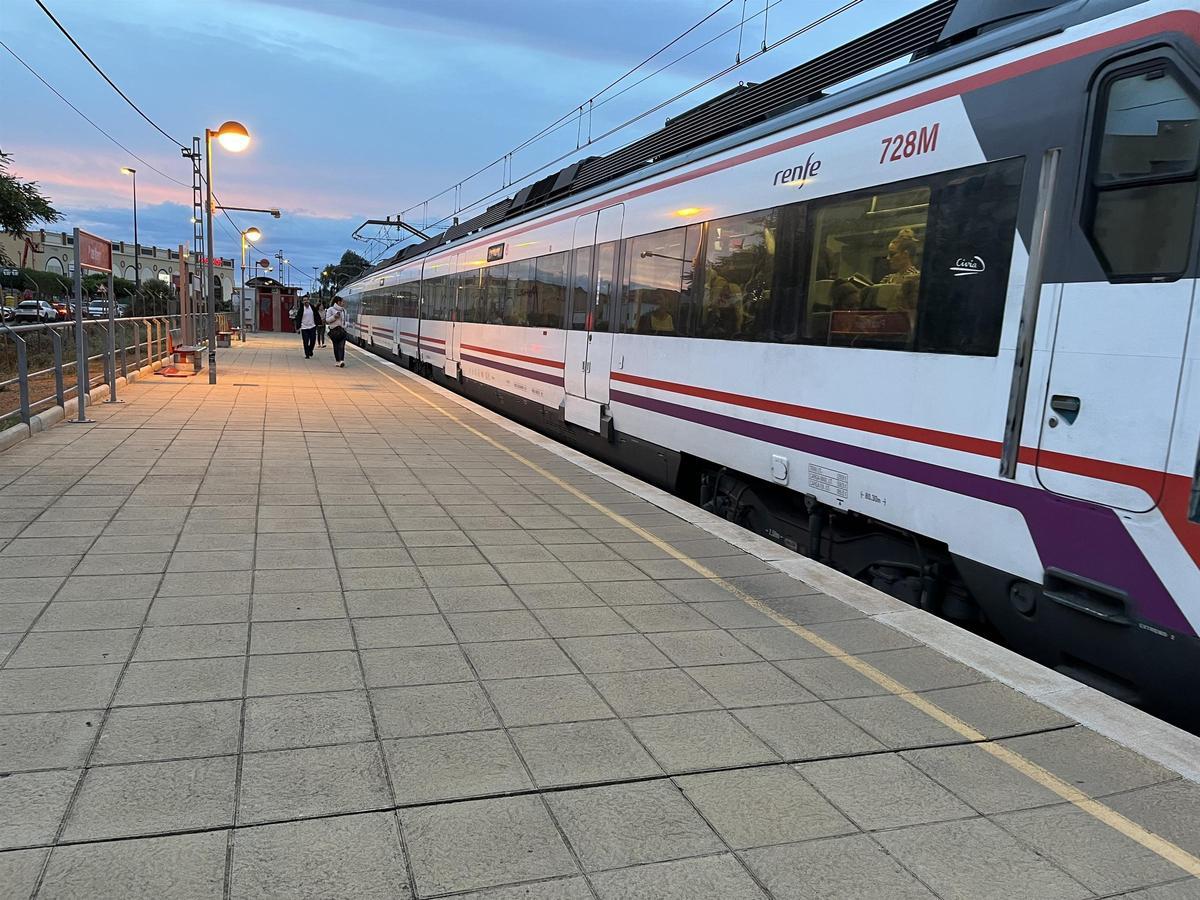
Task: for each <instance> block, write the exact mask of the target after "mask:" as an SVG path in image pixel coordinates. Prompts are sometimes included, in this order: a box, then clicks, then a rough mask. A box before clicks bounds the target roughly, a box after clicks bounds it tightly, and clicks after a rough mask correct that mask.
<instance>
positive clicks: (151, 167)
mask: <svg viewBox="0 0 1200 900" xmlns="http://www.w3.org/2000/svg"><path fill="white" fill-rule="evenodd" d="M0 47H3V48H4V49H5V50H6V51H8V53H9V55H10V56H12V58H13V59H15V60H16V61H17V62H19V63H20V64H21V65H22V66H24V67H25V68H26V69H27V70H28V71H29V73H30V74H31V75H33V76H34V77H35V78H36V79H37V80H38V81H40V82H41V83H42V84H43V85H45V86H46V88H48V89H49V90H50V91H51V92H52V93H53V94H54V95H55V96H56V97H58V99H59V100H61V101H62V102H63V103H65V104H66V105H67V106H69V107H70V108H71V109H72V110H73V111H74V112H75V113H76V114H77V115H78V116H79V117H80V118H81V119H83V120H84V121H85V122H87V123H88V124H89V125H91V126H92V127H93V128H95V129H96V130H97V131H98V132H100V133H101V134H102V135H104V136H105V137H106V138H108V139H109V140H110V141H112V143H113V144H115V145H116V146H117V147H119V148H120V149H121V150H123V151H125V152H126V153H128V154H129V155H130V157H132V158H133V159H136V160H137V161H138V162H140V163H141V164H142V165H144V166H145V167H146V168H147V169H149V170H150V171H152V172H155V173H157V174H158V175H161V176H162V177H163V178H165V179H167V180H168V181H170V182H173V183H174V184H177V185H179V186H180V187H182V188H187V189H188V190H191V188H192V186H191V185H190V184H187V183H186V182H183V181H180V180H179V179H178V178H174V177H172V176H171V175H168V174H167V173H166V172H164V171H162V170H161V169H159V168H158V167H157V166H155V165H154V164H153V163H150V162H148V161H147V160H146V159H145V158H144V157H141V156H139V155H138V154H136V153H134V152H133V151H132V150H130V149H129V148H128V147H126V146H125V145H124V144H122V143H121V142H120V141H118V140H117V139H116V138H115V137H113V136H112V135H111V134H109V133H108V132H107V131H105V130H104V129H103V128H101V127H100V126H99V125H98V124H96V122H95V121H94V120H93V119H92V118H91V117H90V116H88V115H87V113H85V112H83V110H81V109H80V108H79V107H77V106H76V105H75V104H74V103H72V102H71V101H70V100H68V99H67V98H66V97H65V96H64V95H63V94H62V92H61V91H59V90H58V89H57V88H56V87H54V85H52V84H51V83H50V82H49V81H47V80H46V79H45V78H43V77H42V75H41V74H40V73H39V72H38V71H37V70H36V69H34V68H33V66H31V65H29V63H27V62H26V61H25V60H24V59H22V58H21V57H20V56H19V55H18V54H17V52H16V51H15V50H13V49H12V48H11V47H9V46H8V44H6V43H4V41H0ZM201 183H203V179H202V182H201ZM213 202H214V203H215V204H217V205H218V206H219V205H220V199H219V198H218V197H217V195H216V194H215V193H214V194H213ZM221 213H222V214H223V215H224V217H225V219H226V220H228V222H229V224H230V225H231V226H232V227H233V229H234V234H232V235H231V234H230V233H229V230H228V229H227V228H225V223H224V222H222V221H221V220H220V219H214V223H215V224H216V225H219V226H220V227H221V229H222V231H224V233H225V236H226V237H227V238H231V239H233V240H235V241H238V242H239V243H240V241H241V228H240V227H239V226H238V224H237V222H235V221H234V220H233V217H232V216H230V215H229V213H228V211H226V210H221ZM246 243H247V245H248V246H251V247H254V249H255V250H259V249H260V248H258V247H256V246H255V245H254V244H253V242H251V241H247V242H246Z"/></svg>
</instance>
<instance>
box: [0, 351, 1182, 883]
mask: <svg viewBox="0 0 1200 900" xmlns="http://www.w3.org/2000/svg"><path fill="white" fill-rule="evenodd" d="M218 374H219V384H218V385H216V386H210V385H209V384H208V383H207V376H206V375H205V374H202V375H199V376H196V377H195V378H191V379H170V380H168V379H156V378H150V379H145V380H142V381H139V382H137V383H135V384H131V385H129V386H128V387H127V388H125V389H124V390H123V391H122V393H121V397H122V399H123V400H124V402H123V403H121V404H113V405H109V406H106V405H104V404H97V405H96V406H94V407H91V408H90V414H91V415H92V416H93V417H94V418H95V419H96V422H95V424H93V425H75V424H66V423H64V424H60V425H58V426H56V427H54V428H52V429H50V430H48V431H45V432H42V433H40V434H36V435H34V436H33V437H32V438H30V439H29V440H27V441H24V442H22V443H20V444H19V445H17V446H15V447H13V448H12V449H10V450H8V451H5V452H3V453H0V660H2V661H3V664H2V666H0V897H4V898H10V897H11V898H30V897H38V898H76V897H78V898H89V900H92V898H106V897H112V898H155V900H165V898H186V900H202V898H210V897H211V898H227V897H232V898H259V897H314V898H315V897H322V898H332V897H353V898H375V897H380V898H382V897H388V898H397V897H401V898H402V897H443V896H456V897H470V898H479V900H483V898H493V900H512V898H518V897H520V898H534V900H575V898H589V897H599V898H604V900H609V898H614V900H615V898H637V900H654V898H679V900H691V898H721V900H743V898H745V900H750V898H777V900H793V898H830V897H836V898H872V900H874V898H888V900H893V898H895V900H904V898H930V897H941V898H997V900H1015V898H1030V900H1051V898H1091V897H1118V896H1119V897H1128V898H1137V900H1194V898H1200V877H1198V876H1200V783H1197V782H1198V780H1200V741H1198V740H1197V739H1196V738H1195V737H1193V736H1191V735H1188V734H1185V733H1183V732H1180V731H1178V730H1176V729H1174V728H1172V727H1170V726H1168V725H1165V724H1163V723H1161V722H1158V721H1157V720H1155V719H1152V718H1150V717H1148V716H1145V715H1143V714H1141V713H1139V712H1137V711H1136V710H1132V709H1129V708H1127V707H1124V706H1123V705H1122V704H1120V703H1118V702H1117V701H1115V700H1112V699H1110V698H1107V697H1104V696H1103V695H1099V694H1097V693H1095V692H1094V691H1091V690H1090V689H1088V688H1085V687H1083V686H1081V685H1078V684H1076V683H1075V682H1072V681H1070V680H1068V679H1066V678H1064V677H1063V676H1060V675H1058V674H1056V673H1053V672H1050V671H1047V670H1045V669H1042V668H1041V667H1039V666H1037V665H1035V664H1033V663H1030V662H1027V661H1025V660H1022V659H1020V658H1019V657H1016V656H1014V655H1013V654H1010V653H1008V652H1007V651H1004V650H1001V649H998V648H994V647H991V646H990V645H987V644H986V643H985V642H983V641H982V640H980V639H978V638H975V637H974V636H972V635H969V634H966V633H964V632H962V631H960V630H959V629H957V628H955V627H954V626H952V625H949V624H947V623H945V622H941V621H939V620H937V619H933V618H931V617H929V616H928V615H927V614H925V613H923V612H921V611H920V610H914V609H912V608H910V607H907V606H905V605H903V604H901V603H898V602H897V601H894V600H891V599H890V598H888V597H886V596H884V595H881V594H878V593H877V592H875V591H873V590H871V589H869V588H867V587H865V586H863V585H861V584H858V583H857V582H854V581H852V580H850V579H848V578H845V577H843V576H840V575H838V574H837V573H833V572H830V571H829V570H825V569H823V568H822V567H820V566H818V565H816V564H814V563H812V562H810V561H808V560H805V559H803V558H801V557H798V556H796V555H794V554H791V553H789V552H788V551H787V550H785V549H783V548H781V547H778V546H777V545H775V544H772V543H771V542H769V541H766V540H765V539H761V538H758V537H755V536H753V535H750V534H747V533H746V532H743V531H741V530H740V529H737V528H735V527H733V526H732V525H730V524H729V523H727V522H723V521H721V520H719V519H716V518H714V517H711V516H709V515H708V514H706V513H704V512H703V511H701V510H698V509H695V508H693V507H691V506H688V505H687V504H685V503H683V502H682V501H679V500H677V499H675V498H672V497H670V496H668V495H666V494H664V493H663V492H661V491H658V490H656V489H654V488H651V487H649V486H647V485H644V484H641V483H640V482H638V481H636V480H634V479H632V478H630V477H628V476H626V475H623V474H621V473H618V472H615V471H614V470H612V469H610V468H608V467H606V466H604V465H602V464H600V463H597V462H595V461H593V460H589V459H587V458H585V457H582V456H580V455H579V454H576V453H575V452H573V451H571V450H568V449H566V448H562V447H559V446H558V445H556V444H554V443H552V442H550V441H549V440H547V439H545V438H542V437H540V436H537V435H534V434H532V433H531V432H528V431H526V430H525V429H522V428H521V427H519V426H517V425H514V424H512V423H510V422H507V421H505V420H503V419H501V418H499V417H497V416H495V415H493V414H492V413H490V412H488V411H486V410H482V409H480V408H479V407H476V406H474V405H473V404H471V403H469V402H468V401H465V400H462V399H461V398H458V397H456V396H454V395H452V394H450V393H448V392H446V391H444V390H442V389H440V388H437V387H435V386H433V385H430V384H429V383H428V382H425V381H423V380H419V379H417V378H415V377H413V376H411V375H410V374H408V373H407V372H404V371H401V370H400V369H399V368H397V367H395V366H391V365H389V364H387V363H385V362H383V361H381V360H378V359H376V358H374V357H370V356H368V355H366V354H364V353H362V352H358V351H355V350H353V349H350V350H349V352H348V354H347V363H346V368H345V369H337V368H334V366H333V364H332V356H331V353H330V351H329V350H324V351H319V352H318V356H317V357H316V358H314V359H312V360H305V359H304V358H303V354H302V352H301V347H300V342H299V339H298V338H296V337H294V336H287V337H283V336H273V335H254V336H251V337H250V339H249V340H248V341H247V342H246V343H245V344H244V345H242V344H235V345H234V346H233V348H231V349H228V350H226V349H222V350H221V351H220V353H219V356H218Z"/></svg>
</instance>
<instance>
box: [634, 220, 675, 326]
mask: <svg viewBox="0 0 1200 900" xmlns="http://www.w3.org/2000/svg"><path fill="white" fill-rule="evenodd" d="M683 254H684V229H682V228H674V229H672V230H670V231H660V232H659V233H657V234H649V235H644V236H642V237H636V238H630V239H629V240H627V241H626V242H625V265H624V268H625V272H624V277H623V279H622V281H623V283H624V297H625V304H624V318H623V321H622V323H621V330H622V331H625V332H630V333H634V334H657V335H676V334H679V333H680V331H679V326H678V324H677V319H678V316H679V313H680V289H681V285H682V282H683V266H684V263H685V262H686V260H685V259H684V255H683Z"/></svg>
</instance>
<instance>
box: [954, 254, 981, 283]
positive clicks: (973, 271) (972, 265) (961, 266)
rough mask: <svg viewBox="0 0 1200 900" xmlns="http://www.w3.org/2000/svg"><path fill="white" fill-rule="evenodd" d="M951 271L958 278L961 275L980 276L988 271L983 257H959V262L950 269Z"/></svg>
mask: <svg viewBox="0 0 1200 900" xmlns="http://www.w3.org/2000/svg"><path fill="white" fill-rule="evenodd" d="M950 271H951V272H953V273H954V277H955V278H958V277H959V276H961V275H980V274H982V273H983V272H986V271H987V264H986V263H985V262H984V261H983V259H982V258H981V257H978V256H973V257H971V258H970V259H967V258H966V257H965V256H964V257H959V259H958V261H957V262H956V263H955V264H954V265H952V266H951V267H950Z"/></svg>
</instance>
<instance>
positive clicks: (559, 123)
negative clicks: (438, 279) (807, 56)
mask: <svg viewBox="0 0 1200 900" xmlns="http://www.w3.org/2000/svg"><path fill="white" fill-rule="evenodd" d="M733 2H734V0H724V2H722V3H721V4H720V5H719V6H717V7H716V8H715V9H713V10H712V11H711V12H709V13H707V14H706V15H704V16H703V17H702V18H701V19H699V20H698V21H697V22H695V23H693V24H692V25H691V26H689V27H688V28H686V29H685V30H684V31H682V32H680V33H679V34H677V35H676V36H675V37H673V38H672V39H671V40H669V41H668V42H667V43H665V44H663V45H662V46H661V47H659V48H658V49H657V50H655V51H654V52H653V53H651V54H650V55H649V56H647V57H646V58H645V59H643V60H642V61H641V62H639V63H638V64H637V65H636V66H633V67H632V68H630V69H627V70H626V71H625V72H623V73H622V74H621V75H620V76H618V77H617V78H615V79H613V80H612V81H610V82H609V83H608V84H606V85H605V86H604V87H602V88H601V89H600V90H598V91H596V92H595V93H594V94H592V95H591V97H589V98H588V99H586V100H584V101H582V102H581V103H579V104H578V105H576V106H573V107H571V110H570V111H569V112H567V113H564V114H563V115H562V116H560V117H559V118H557V119H555V120H554V121H553V122H551V123H550V124H549V125H547V126H546V127H545V128H543V129H542V130H541V131H539V132H537V133H536V134H534V135H532V136H530V137H528V138H526V139H525V140H524V141H522V142H521V143H519V144H517V145H516V146H515V147H513V148H512V149H511V150H508V151H506V152H505V153H504V154H503V155H502V156H500V157H498V158H497V159H494V160H492V161H491V162H489V163H488V164H487V165H484V166H481V167H480V168H479V169H476V170H475V171H474V172H472V173H471V174H470V175H467V176H465V177H464V178H462V179H460V180H459V181H458V182H457V184H459V185H461V184H462V183H463V182H466V181H470V180H471V179H472V178H475V177H476V176H478V175H482V174H483V173H484V172H486V171H487V170H488V169H490V168H492V167H493V166H495V165H496V164H497V163H503V162H504V161H505V160H506V159H508V158H509V157H511V156H512V155H513V154H515V153H517V152H518V151H519V150H524V149H525V148H526V147H529V146H530V145H532V144H534V143H536V142H537V141H539V140H541V139H542V138H544V137H546V136H548V135H550V134H553V133H555V132H557V131H559V130H560V129H562V128H564V127H566V126H568V125H571V124H574V123H575V121H576V118H577V117H578V119H579V121H582V117H583V110H584V108H585V107H588V106H590V105H592V104H595V101H596V100H598V99H599V98H600V97H601V96H603V95H604V94H605V93H606V92H608V91H609V90H610V89H612V88H614V87H616V86H617V85H618V84H620V83H621V82H622V81H624V80H625V79H626V78H628V77H629V76H630V75H632V74H634V73H635V72H637V71H638V70H639V69H641V68H642V67H643V66H645V65H646V64H647V63H649V62H651V61H653V60H654V59H655V58H656V57H658V56H660V55H661V54H662V53H664V52H666V51H667V50H669V49H670V48H671V47H673V46H674V45H675V44H677V43H679V42H680V41H681V40H683V39H684V38H685V37H687V36H688V35H689V34H691V33H692V32H693V31H695V30H696V29H697V28H699V27H700V26H701V25H703V24H704V23H705V22H707V21H708V20H709V19H711V18H712V17H713V16H715V15H717V14H718V13H720V12H721V11H722V10H724V9H725V8H726V7H728V6H730V5H731V4H732V3H733ZM775 2H776V3H779V2H782V0H775ZM621 93H624V91H622V92H621ZM597 105H603V104H597ZM588 143H591V141H590V140H589V141H588ZM524 177H528V176H524ZM509 183H512V182H511V181H510V182H509ZM453 189H454V188H453V186H451V187H448V188H446V189H445V190H442V191H439V192H438V193H437V194H434V195H433V196H432V197H429V198H427V199H426V200H423V201H421V202H419V203H416V204H414V205H413V206H410V207H409V208H408V209H406V210H404V212H405V213H407V212H411V211H412V210H413V209H416V207H418V206H420V205H421V204H422V203H428V202H430V201H432V200H436V199H437V198H438V197H440V196H442V195H443V194H445V193H447V192H449V191H451V190H453ZM442 221H444V220H442Z"/></svg>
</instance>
